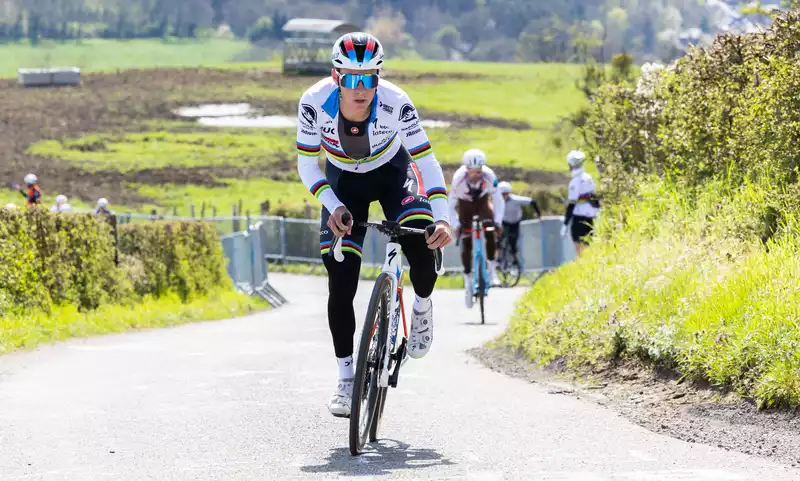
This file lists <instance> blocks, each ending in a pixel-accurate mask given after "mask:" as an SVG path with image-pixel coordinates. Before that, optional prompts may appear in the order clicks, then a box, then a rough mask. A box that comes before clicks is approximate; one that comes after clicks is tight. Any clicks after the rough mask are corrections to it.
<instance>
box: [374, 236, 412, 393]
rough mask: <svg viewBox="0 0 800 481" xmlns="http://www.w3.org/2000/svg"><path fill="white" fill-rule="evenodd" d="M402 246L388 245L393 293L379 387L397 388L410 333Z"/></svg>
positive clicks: (387, 265)
mask: <svg viewBox="0 0 800 481" xmlns="http://www.w3.org/2000/svg"><path fill="white" fill-rule="evenodd" d="M400 252H401V250H400V244H399V243H397V241H396V239H391V240H390V242H389V243H388V244H387V245H386V261H385V263H384V264H383V272H385V273H387V274H389V277H390V278H391V289H390V290H389V292H390V293H391V296H390V299H389V312H390V315H389V322H390V324H389V328H388V329H387V332H386V339H385V343H384V345H385V346H386V348H385V349H384V350H383V358H382V359H381V360H380V376H379V378H378V386H380V387H388V386H392V387H397V378H398V376H399V374H400V363H401V361H403V360H405V357H406V356H405V350H406V342H407V341H406V339H407V337H408V332H407V329H406V317H405V311H404V309H403V299H402V294H403V287H402V285H401V281H402V276H403V270H402V261H401V258H400ZM401 316H402V320H403V340H402V341H401V343H400V346H399V347H398V348H397V349H395V345H396V343H397V331H398V328H399V324H400V318H401ZM390 358H392V359H393V360H394V361H395V362H394V369H393V370H392V372H389V360H390Z"/></svg>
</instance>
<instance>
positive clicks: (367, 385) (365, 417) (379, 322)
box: [350, 272, 392, 456]
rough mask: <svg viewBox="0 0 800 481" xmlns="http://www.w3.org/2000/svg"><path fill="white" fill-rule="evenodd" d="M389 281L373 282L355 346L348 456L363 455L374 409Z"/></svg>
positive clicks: (386, 323) (383, 278)
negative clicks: (362, 324) (356, 351)
mask: <svg viewBox="0 0 800 481" xmlns="http://www.w3.org/2000/svg"><path fill="white" fill-rule="evenodd" d="M391 289H392V281H391V278H390V277H389V274H386V273H385V272H382V273H381V274H380V275H379V276H378V278H377V279H376V280H375V286H374V287H373V289H372V296H371V297H370V300H369V307H368V308H367V317H366V319H365V321H364V327H363V328H362V330H361V342H360V344H359V346H358V360H357V362H356V375H355V379H354V380H353V403H352V406H351V408H350V454H352V455H353V456H356V455H358V454H361V453H362V452H363V451H364V444H365V443H366V441H367V436H368V435H369V431H370V430H371V427H372V423H373V419H374V417H375V413H376V407H378V398H379V396H378V394H379V392H380V391H381V389H380V387H379V386H378V378H379V376H380V373H381V363H383V357H384V354H385V352H386V349H387V347H386V334H387V332H388V329H389V308H390V306H391Z"/></svg>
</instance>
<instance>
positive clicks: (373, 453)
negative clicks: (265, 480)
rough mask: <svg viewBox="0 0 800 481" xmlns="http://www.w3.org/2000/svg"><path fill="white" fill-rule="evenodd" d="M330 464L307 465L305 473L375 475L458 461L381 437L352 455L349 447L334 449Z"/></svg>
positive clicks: (444, 464) (302, 469)
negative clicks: (355, 454) (360, 451)
mask: <svg viewBox="0 0 800 481" xmlns="http://www.w3.org/2000/svg"><path fill="white" fill-rule="evenodd" d="M327 461H328V462H327V463H326V464H317V465H311V466H303V467H301V468H300V470H301V471H303V472H305V473H339V474H341V475H362V476H374V475H379V474H390V473H391V472H392V471H397V470H401V469H424V468H427V467H432V466H451V465H454V464H456V463H454V462H452V461H450V460H449V459H446V458H444V457H443V456H442V455H441V454H439V453H438V452H436V450H434V449H426V448H412V447H411V445H409V444H407V443H403V442H400V441H395V440H392V439H381V440H378V441H377V442H374V443H368V444H367V445H366V446H365V451H364V454H362V455H360V456H351V455H350V449H349V448H348V447H346V446H345V447H341V448H336V449H332V450H331V452H330V454H329V455H328V460H327Z"/></svg>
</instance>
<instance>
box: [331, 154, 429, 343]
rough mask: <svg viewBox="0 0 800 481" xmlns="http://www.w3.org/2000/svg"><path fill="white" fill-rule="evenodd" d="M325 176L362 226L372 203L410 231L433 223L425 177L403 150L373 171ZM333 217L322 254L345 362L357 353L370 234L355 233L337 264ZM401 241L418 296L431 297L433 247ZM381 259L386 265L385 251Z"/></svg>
mask: <svg viewBox="0 0 800 481" xmlns="http://www.w3.org/2000/svg"><path fill="white" fill-rule="evenodd" d="M325 174H326V178H327V181H328V182H329V183H330V186H331V189H333V191H334V192H335V193H336V196H337V197H338V198H339V200H340V201H341V202H342V203H343V204H344V205H345V206H346V207H347V209H348V210H349V211H350V212H351V213H352V214H353V219H354V220H356V221H362V222H364V221H366V220H367V218H368V216H369V206H370V204H371V203H372V202H376V201H377V202H380V204H381V207H382V208H383V213H384V215H385V216H386V218H387V219H388V220H392V221H395V222H399V223H400V224H401V225H403V226H405V227H412V228H415V229H424V228H425V227H427V226H429V225H430V224H431V223H433V212H431V206H430V201H429V200H428V196H427V195H426V193H425V191H424V190H423V187H422V185H420V184H421V182H420V178H421V175H420V174H419V171H418V170H417V168H416V166H415V165H414V164H413V163H412V162H411V156H410V155H409V154H408V151H407V150H406V149H405V148H401V149H400V150H399V151H398V152H397V154H396V155H395V157H394V158H393V159H392V160H391V161H390V162H389V163H387V164H384V165H382V166H380V167H378V168H377V169H375V170H372V171H369V172H365V173H359V174H357V173H354V172H346V171H342V170H341V169H338V168H337V167H335V166H334V165H332V164H331V163H330V162H328V163H327V164H326V166H325ZM329 217H330V213H329V212H328V210H327V209H326V208H323V209H322V219H321V220H320V252H321V254H322V261H323V263H324V264H325V268H326V269H327V270H328V291H329V297H328V324H329V326H330V328H331V335H332V336H333V349H334V351H335V352H336V357H338V358H342V357H347V356H349V355H351V354H352V353H353V336H354V335H355V331H356V318H355V312H354V310H353V299H354V298H355V296H356V290H357V289H358V280H359V272H360V270H361V252H362V246H363V245H364V238H365V237H366V233H367V231H366V229H365V228H363V227H356V226H354V227H353V230H352V234H349V235H346V236H345V237H344V240H343V242H342V253H343V254H344V260H343V261H342V262H336V260H335V259H334V258H333V257H332V256H329V255H328V251H329V250H330V246H331V242H332V240H333V233H332V232H331V231H330V229H329V228H328V226H327V222H328V218H329ZM371 235H382V234H377V233H373V234H371ZM399 242H400V247H401V248H402V251H403V254H404V255H405V257H406V259H407V260H408V265H409V277H410V279H411V284H412V285H413V287H414V292H415V293H416V294H417V295H418V296H420V297H423V298H424V297H429V296H430V295H431V293H432V292H433V286H434V285H435V284H436V277H437V276H436V271H435V270H434V269H435V266H434V259H433V251H432V250H431V249H429V248H428V244H427V241H426V240H425V237H424V236H422V235H419V236H416V235H409V236H402V237H400V239H399ZM378 254H379V255H380V256H381V261H382V259H383V257H382V256H383V255H384V252H379V253H378ZM361 315H363V314H361Z"/></svg>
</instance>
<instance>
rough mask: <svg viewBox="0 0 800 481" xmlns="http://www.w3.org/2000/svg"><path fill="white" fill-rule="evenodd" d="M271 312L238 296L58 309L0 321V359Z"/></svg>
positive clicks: (173, 296) (264, 305)
mask: <svg viewBox="0 0 800 481" xmlns="http://www.w3.org/2000/svg"><path fill="white" fill-rule="evenodd" d="M268 307H269V305H268V304H267V303H266V302H264V301H262V300H260V299H257V298H251V297H249V296H246V295H244V294H240V293H238V292H235V291H221V292H217V293H214V294H212V295H209V296H207V297H200V298H197V299H194V300H191V301H189V302H187V303H182V302H181V301H180V298H179V297H178V295H177V294H170V295H168V296H163V297H161V298H159V299H154V298H152V297H149V298H146V299H144V300H143V301H142V302H138V303H134V304H131V305H116V304H107V305H103V306H100V307H99V308H97V309H95V310H92V311H86V312H80V311H78V309H77V308H76V307H75V306H60V307H58V308H56V309H53V311H52V312H51V313H50V314H45V313H43V312H31V313H29V314H27V315H24V316H17V317H3V318H0V354H4V353H8V352H11V351H14V350H17V349H30V348H34V347H36V346H38V345H40V344H43V343H47V342H54V341H62V340H65V339H68V338H72V337H86V336H89V335H97V334H110V333H115V332H124V331H129V330H133V329H146V328H153V327H166V326H174V325H178V324H185V323H189V322H197V321H206V320H215V319H225V318H229V317H234V316H240V315H244V314H248V313H251V312H255V311H257V310H263V309H267V308H268Z"/></svg>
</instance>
